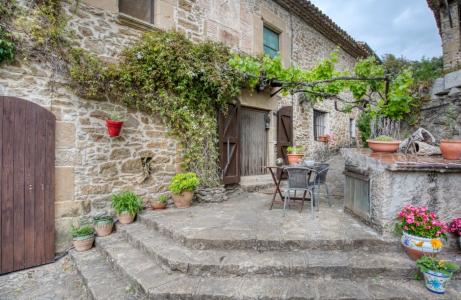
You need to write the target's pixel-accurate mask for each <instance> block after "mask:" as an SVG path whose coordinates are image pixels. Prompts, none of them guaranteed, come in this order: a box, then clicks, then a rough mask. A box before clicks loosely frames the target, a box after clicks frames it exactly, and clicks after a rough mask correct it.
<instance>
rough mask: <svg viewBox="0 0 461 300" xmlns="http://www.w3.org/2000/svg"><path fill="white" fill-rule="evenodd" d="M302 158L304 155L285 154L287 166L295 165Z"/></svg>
mask: <svg viewBox="0 0 461 300" xmlns="http://www.w3.org/2000/svg"><path fill="white" fill-rule="evenodd" d="M303 157H304V154H287V160H288V164H289V165H296V164H297V163H298V161H300V160H301V159H302V158H303Z"/></svg>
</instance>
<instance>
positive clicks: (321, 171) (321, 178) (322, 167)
mask: <svg viewBox="0 0 461 300" xmlns="http://www.w3.org/2000/svg"><path fill="white" fill-rule="evenodd" d="M314 168H315V169H316V170H317V178H316V179H315V181H316V185H317V189H316V190H317V193H318V195H319V196H320V193H319V192H320V185H323V186H325V191H326V196H327V201H328V205H329V206H330V207H331V198H330V191H329V188H328V184H327V174H328V170H329V169H330V164H327V163H318V164H316V165H315V166H314ZM319 198H320V197H319Z"/></svg>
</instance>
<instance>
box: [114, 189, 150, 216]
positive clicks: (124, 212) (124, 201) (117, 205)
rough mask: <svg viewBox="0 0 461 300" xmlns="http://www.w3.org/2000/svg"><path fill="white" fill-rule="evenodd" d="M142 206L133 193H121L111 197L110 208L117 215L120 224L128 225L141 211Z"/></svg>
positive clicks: (139, 199)
mask: <svg viewBox="0 0 461 300" xmlns="http://www.w3.org/2000/svg"><path fill="white" fill-rule="evenodd" d="M142 206H143V204H142V200H141V198H140V197H138V196H137V195H136V194H135V193H133V192H122V193H119V194H115V195H112V207H113V208H114V209H115V212H116V213H117V216H118V220H119V222H120V223H122V224H130V223H132V222H133V220H134V218H135V217H136V213H137V212H138V211H140V210H141V208H142Z"/></svg>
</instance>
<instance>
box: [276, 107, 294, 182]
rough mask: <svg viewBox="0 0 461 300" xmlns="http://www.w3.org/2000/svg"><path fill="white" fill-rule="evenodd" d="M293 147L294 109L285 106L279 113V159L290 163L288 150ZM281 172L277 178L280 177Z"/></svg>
mask: <svg viewBox="0 0 461 300" xmlns="http://www.w3.org/2000/svg"><path fill="white" fill-rule="evenodd" d="M292 145H293V107H292V106H284V107H282V108H280V109H279V111H278V112H277V158H279V157H281V158H283V160H284V161H285V164H287V163H288V159H287V148H288V146H292ZM280 175H281V172H280V170H279V171H278V173H277V177H280Z"/></svg>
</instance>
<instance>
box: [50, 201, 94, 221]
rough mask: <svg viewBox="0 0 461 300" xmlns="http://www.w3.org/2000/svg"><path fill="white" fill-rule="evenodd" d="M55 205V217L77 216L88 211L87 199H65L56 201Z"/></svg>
mask: <svg viewBox="0 0 461 300" xmlns="http://www.w3.org/2000/svg"><path fill="white" fill-rule="evenodd" d="M54 207H55V218H57V219H61V218H67V217H78V216H80V215H82V214H85V213H88V212H89V208H90V205H89V201H65V202H56V203H55V204H54Z"/></svg>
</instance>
